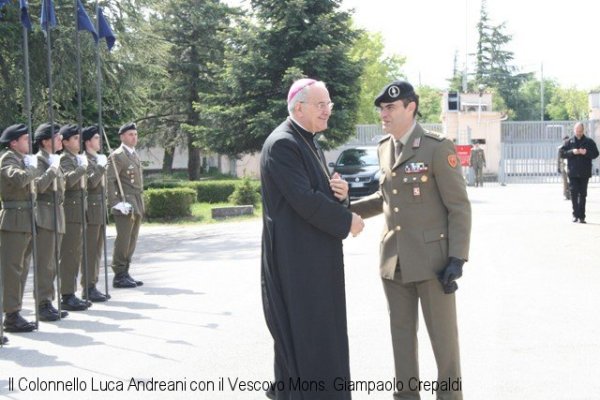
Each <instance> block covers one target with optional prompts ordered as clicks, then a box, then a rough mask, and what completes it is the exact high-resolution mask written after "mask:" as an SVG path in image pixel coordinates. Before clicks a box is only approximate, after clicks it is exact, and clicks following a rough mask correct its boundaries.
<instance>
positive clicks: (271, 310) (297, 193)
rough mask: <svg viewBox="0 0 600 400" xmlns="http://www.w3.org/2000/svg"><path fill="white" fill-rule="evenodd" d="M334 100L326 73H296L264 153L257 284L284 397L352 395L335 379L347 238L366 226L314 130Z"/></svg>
mask: <svg viewBox="0 0 600 400" xmlns="http://www.w3.org/2000/svg"><path fill="white" fill-rule="evenodd" d="M332 106H333V103H331V100H330V98H329V92H328V91H327V88H326V87H325V84H324V83H323V82H317V81H315V80H313V79H301V80H299V81H296V82H295V83H294V84H293V85H292V87H291V88H290V91H289V94H288V111H289V115H290V116H289V118H287V119H286V120H285V121H284V122H283V123H282V124H281V125H279V126H278V127H277V128H275V130H274V131H273V132H272V133H271V134H270V135H269V137H268V138H267V140H266V142H265V144H264V146H263V148H262V154H261V161H260V171H261V185H262V196H263V198H262V201H263V236H262V262H261V284H262V298H263V308H264V313H265V319H266V322H267V326H268V328H269V331H270V332H271V335H272V336H273V339H274V342H275V382H274V384H273V385H272V389H271V390H270V391H269V392H268V393H267V396H268V397H269V398H271V399H278V400H284V399H285V400H305V399H306V400H308V399H310V400H348V399H350V398H351V393H350V391H346V390H339V388H338V390H336V388H335V386H334V385H335V383H334V380H335V379H336V378H337V379H340V380H342V381H343V380H349V379H350V365H349V364H350V363H349V356H348V331H347V323H346V294H345V283H344V258H343V252H342V240H343V239H344V238H345V237H346V236H347V235H348V234H349V233H352V234H353V235H356V234H358V233H360V231H361V230H362V228H363V226H364V223H363V221H362V219H361V218H360V217H359V216H358V215H356V214H353V213H352V212H351V211H350V210H349V209H348V205H349V201H348V183H347V182H346V181H344V180H343V179H341V177H339V175H337V174H334V175H333V176H330V174H329V170H328V169H327V167H326V164H325V160H324V159H323V158H322V152H321V151H320V147H319V146H318V144H317V143H316V141H314V136H315V133H316V132H321V131H324V130H325V129H327V121H328V119H329V117H330V115H331V109H332Z"/></svg>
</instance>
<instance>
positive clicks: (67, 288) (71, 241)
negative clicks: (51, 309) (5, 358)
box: [60, 124, 92, 311]
mask: <svg viewBox="0 0 600 400" xmlns="http://www.w3.org/2000/svg"><path fill="white" fill-rule="evenodd" d="M60 134H61V135H62V145H63V153H62V154H61V156H60V167H61V169H62V170H63V173H64V175H65V180H66V188H65V202H64V208H65V222H66V229H65V236H64V238H63V240H62V243H61V246H60V282H61V287H60V289H61V292H62V293H61V294H62V301H61V306H62V308H64V309H65V310H69V311H83V310H86V309H87V308H88V307H89V306H91V304H92V303H91V302H89V301H86V300H81V299H80V298H78V297H77V296H76V295H75V291H76V290H77V273H78V272H79V265H80V264H81V258H82V244H83V237H82V232H83V226H82V224H83V218H84V216H83V215H82V213H81V191H82V190H85V183H86V181H87V177H86V171H87V157H86V156H85V155H84V154H78V153H79V150H80V144H79V131H78V128H77V125H73V124H69V125H64V126H63V127H62V128H60Z"/></svg>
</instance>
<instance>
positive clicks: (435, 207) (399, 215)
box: [351, 81, 471, 400]
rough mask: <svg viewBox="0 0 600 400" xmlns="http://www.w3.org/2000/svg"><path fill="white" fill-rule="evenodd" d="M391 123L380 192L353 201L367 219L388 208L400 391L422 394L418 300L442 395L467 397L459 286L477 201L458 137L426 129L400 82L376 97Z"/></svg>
mask: <svg viewBox="0 0 600 400" xmlns="http://www.w3.org/2000/svg"><path fill="white" fill-rule="evenodd" d="M375 106H376V107H378V109H379V115H380V118H381V121H382V125H383V130H384V131H385V132H387V133H389V134H390V135H388V136H386V137H385V138H383V139H382V140H381V141H380V142H379V147H378V149H377V151H378V155H379V165H380V168H381V176H380V178H379V191H378V192H377V193H375V194H373V195H371V196H368V197H365V198H363V199H360V200H358V201H357V202H355V203H354V204H352V206H351V209H352V211H354V212H356V213H358V214H359V215H360V216H361V217H363V218H368V217H372V216H375V215H378V214H381V213H383V214H384V215H385V228H384V232H383V234H382V236H381V237H382V240H381V244H380V270H381V276H382V278H383V279H382V281H383V288H384V291H385V295H386V298H387V301H388V308H389V314H390V325H391V333H392V345H393V346H392V347H393V351H394V361H395V367H396V379H397V381H398V382H401V383H402V385H401V386H400V385H398V386H397V389H398V391H397V392H395V393H394V399H419V392H418V389H415V388H414V386H412V387H411V385H410V381H411V380H415V379H416V380H418V377H419V361H418V357H417V354H418V348H417V330H418V321H419V318H418V315H419V312H418V306H419V302H420V303H421V309H422V312H423V317H424V319H425V322H426V324H427V329H428V331H429V338H430V340H431V346H432V348H433V353H434V355H435V359H436V363H437V369H438V383H439V384H440V388H439V390H438V391H437V395H436V399H439V400H462V398H463V396H462V377H461V370H460V355H459V344H458V327H457V320H456V299H455V294H454V292H455V291H456V290H457V289H458V285H457V283H456V282H455V280H456V279H458V278H460V277H461V276H462V269H463V264H464V263H465V261H466V260H467V258H468V253H469V242H470V235H471V204H470V202H469V199H468V197H467V190H466V187H465V182H464V179H463V176H462V173H461V168H460V162H459V160H458V156H457V155H456V151H455V149H454V144H453V143H452V141H450V140H448V139H445V138H443V137H441V136H439V135H438V134H435V133H432V132H428V131H426V130H424V129H423V128H422V127H421V125H419V123H417V121H416V119H415V115H416V114H417V113H418V108H419V96H418V95H417V94H416V93H415V91H414V89H413V87H412V85H411V84H410V83H408V82H405V81H396V82H392V83H390V84H389V85H387V86H386V87H385V88H384V89H383V91H382V92H381V93H380V94H379V96H377V98H376V99H375Z"/></svg>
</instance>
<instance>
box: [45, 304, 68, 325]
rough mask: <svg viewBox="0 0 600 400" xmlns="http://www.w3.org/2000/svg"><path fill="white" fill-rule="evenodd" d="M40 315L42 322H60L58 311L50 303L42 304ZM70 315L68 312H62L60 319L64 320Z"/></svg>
mask: <svg viewBox="0 0 600 400" xmlns="http://www.w3.org/2000/svg"><path fill="white" fill-rule="evenodd" d="M38 315H39V317H40V321H58V320H59V317H58V310H57V309H56V308H54V306H52V303H50V302H44V303H42V304H40V308H39V309H38ZM67 315H69V313H68V312H66V311H62V310H61V312H60V318H64V317H66V316H67Z"/></svg>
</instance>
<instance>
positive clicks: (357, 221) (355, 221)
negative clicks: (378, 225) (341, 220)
mask: <svg viewBox="0 0 600 400" xmlns="http://www.w3.org/2000/svg"><path fill="white" fill-rule="evenodd" d="M364 227H365V221H363V219H362V218H361V217H360V215H358V214H357V213H352V225H350V233H351V234H352V236H353V237H356V236H358V234H359V233H361V232H362V230H363V228H364Z"/></svg>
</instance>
